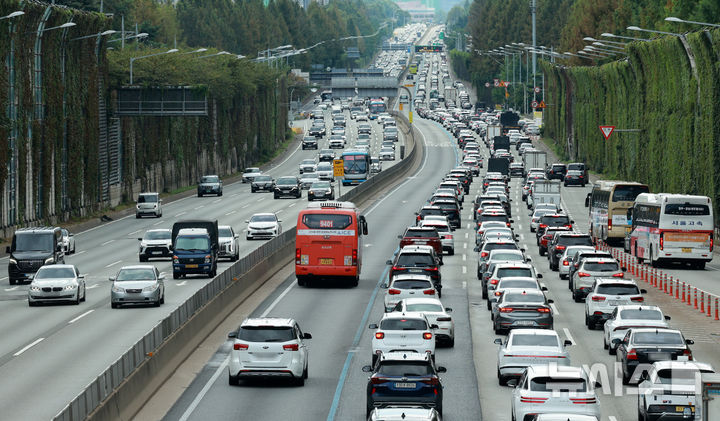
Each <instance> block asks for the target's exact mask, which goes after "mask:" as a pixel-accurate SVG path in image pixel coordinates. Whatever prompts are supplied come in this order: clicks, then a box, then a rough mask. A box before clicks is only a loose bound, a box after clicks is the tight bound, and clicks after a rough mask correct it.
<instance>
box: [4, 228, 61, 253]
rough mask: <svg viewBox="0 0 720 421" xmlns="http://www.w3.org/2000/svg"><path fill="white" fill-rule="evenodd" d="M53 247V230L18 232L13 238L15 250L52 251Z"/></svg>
mask: <svg viewBox="0 0 720 421" xmlns="http://www.w3.org/2000/svg"><path fill="white" fill-rule="evenodd" d="M53 249H54V247H53V234H52V233H51V232H46V233H30V232H27V233H19V232H16V233H15V238H13V250H14V251H44V252H48V253H50V252H52V251H53Z"/></svg>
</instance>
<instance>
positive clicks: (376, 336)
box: [375, 332, 385, 339]
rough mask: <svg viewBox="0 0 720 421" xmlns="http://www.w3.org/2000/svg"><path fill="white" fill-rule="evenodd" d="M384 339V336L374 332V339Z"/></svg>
mask: <svg viewBox="0 0 720 421" xmlns="http://www.w3.org/2000/svg"><path fill="white" fill-rule="evenodd" d="M384 337H385V334H384V333H382V332H375V339H382V338H384Z"/></svg>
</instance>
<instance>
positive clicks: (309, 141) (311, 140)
mask: <svg viewBox="0 0 720 421" xmlns="http://www.w3.org/2000/svg"><path fill="white" fill-rule="evenodd" d="M302 148H303V149H317V148H318V141H317V138H316V137H315V136H305V137H303V139H302Z"/></svg>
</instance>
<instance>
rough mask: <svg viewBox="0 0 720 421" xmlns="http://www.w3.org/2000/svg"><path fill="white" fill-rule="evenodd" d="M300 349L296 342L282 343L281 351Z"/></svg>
mask: <svg viewBox="0 0 720 421" xmlns="http://www.w3.org/2000/svg"><path fill="white" fill-rule="evenodd" d="M299 349H300V346H299V345H298V344H290V345H283V351H297V350H299Z"/></svg>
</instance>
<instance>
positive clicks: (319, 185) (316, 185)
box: [310, 181, 330, 189]
mask: <svg viewBox="0 0 720 421" xmlns="http://www.w3.org/2000/svg"><path fill="white" fill-rule="evenodd" d="M310 188H313V189H329V188H330V182H329V181H314V182H313V183H312V186H311V187H310Z"/></svg>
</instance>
